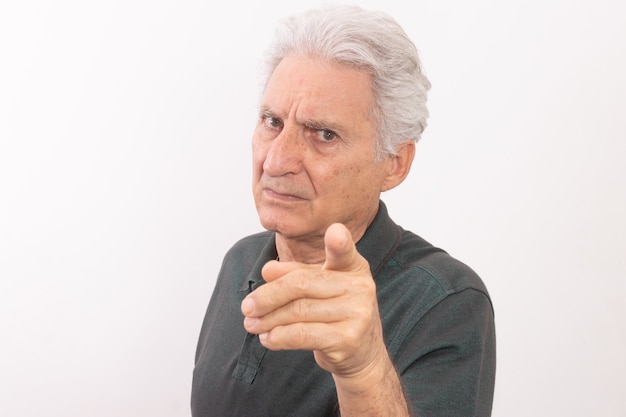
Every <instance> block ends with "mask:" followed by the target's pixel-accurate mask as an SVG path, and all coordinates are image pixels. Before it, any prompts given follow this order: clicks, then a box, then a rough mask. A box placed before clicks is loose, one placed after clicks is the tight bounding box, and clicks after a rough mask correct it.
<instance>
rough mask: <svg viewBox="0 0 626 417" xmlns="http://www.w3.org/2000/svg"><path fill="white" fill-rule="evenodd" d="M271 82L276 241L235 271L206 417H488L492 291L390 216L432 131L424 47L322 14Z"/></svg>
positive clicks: (260, 154)
mask: <svg viewBox="0 0 626 417" xmlns="http://www.w3.org/2000/svg"><path fill="white" fill-rule="evenodd" d="M267 77H268V78H267V81H266V84H265V88H264V90H263V94H262V99H261V103H260V110H259V119H258V123H257V125H256V128H255V131H254V135H253V140H252V143H253V194H254V199H255V204H256V208H257V211H258V215H259V219H260V221H261V224H262V225H263V227H264V228H265V229H267V231H265V232H262V233H259V234H256V235H253V236H249V237H246V238H244V239H242V240H241V241H239V242H238V243H236V244H235V245H234V247H233V248H232V249H231V250H230V251H229V252H228V254H227V255H226V257H225V259H224V262H223V265H222V269H221V271H220V275H219V278H218V281H217V284H216V287H215V290H214V292H213V295H212V297H211V300H210V303H209V307H208V310H207V313H206V316H205V319H204V323H203V326H202V330H201V334H200V338H199V342H198V348H197V353H196V366H195V369H194V375H193V387H192V401H191V403H192V414H193V416H194V417H209V416H239V417H242V416H254V417H259V416H281V417H283V416H297V417H304V416H337V415H341V416H344V417H345V416H359V417H366V416H393V417H399V416H409V415H418V416H437V417H443V416H455V417H461V416H464V417H467V416H487V415H489V414H490V412H491V403H492V398H493V389H494V376H495V332H494V322H493V310H492V306H491V301H490V298H489V295H488V293H487V290H486V289H485V287H484V285H483V283H482V282H481V280H480V278H479V277H478V276H477V275H476V274H475V273H474V272H473V271H472V270H471V269H470V268H468V267H467V266H465V265H464V264H462V263H461V262H459V261H457V260H455V259H453V258H452V257H450V256H449V255H448V254H447V253H445V252H444V251H442V250H441V249H438V248H435V247H433V246H431V245H430V244H429V243H427V242H426V241H424V240H423V239H421V238H420V237H418V236H417V235H415V234H413V233H411V232H409V231H407V230H404V229H402V228H401V227H400V226H398V225H396V224H395V223H394V222H393V221H392V220H391V218H390V217H389V215H388V213H387V209H386V207H385V205H384V203H382V201H381V200H380V196H381V193H382V192H384V191H387V190H390V189H392V188H394V187H396V186H397V185H399V184H400V183H401V182H402V181H403V180H404V179H405V178H406V176H407V174H408V173H409V170H410V167H411V162H412V160H413V156H414V153H415V143H416V142H417V140H418V139H419V138H420V135H421V133H422V131H423V129H424V127H425V125H426V118H427V115H428V112H427V110H426V106H425V103H426V93H427V90H428V89H429V87H430V85H429V82H428V80H427V79H426V77H425V76H424V74H423V71H422V69H421V64H420V62H419V58H418V55H417V51H416V48H415V46H414V45H413V43H412V42H411V41H410V40H409V39H408V37H407V36H406V34H405V33H404V31H403V30H402V29H401V28H400V27H399V26H398V25H397V23H396V22H395V21H394V20H393V19H391V18H390V17H388V16H387V15H385V14H381V13H376V12H370V11H365V10H363V9H360V8H355V7H347V6H340V7H330V8H321V9H317V10H312V11H309V12H306V13H303V14H301V15H297V16H294V17H292V18H291V19H289V20H286V21H285V22H284V25H283V26H282V27H281V28H280V30H279V31H278V32H277V36H276V40H275V42H274V43H273V44H272V45H271V47H270V49H269V59H268V74H267Z"/></svg>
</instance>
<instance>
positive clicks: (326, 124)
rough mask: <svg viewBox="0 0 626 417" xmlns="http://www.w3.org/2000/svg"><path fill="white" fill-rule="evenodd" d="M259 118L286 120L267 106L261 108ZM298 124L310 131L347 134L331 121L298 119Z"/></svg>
mask: <svg viewBox="0 0 626 417" xmlns="http://www.w3.org/2000/svg"><path fill="white" fill-rule="evenodd" d="M259 116H260V117H276V118H278V119H281V120H285V117H283V116H281V115H279V114H278V113H277V112H275V111H273V110H272V109H270V108H269V107H266V106H263V107H261V108H260V110H259ZM296 122H297V123H298V124H299V125H302V126H306V127H308V128H310V129H316V130H322V129H327V130H332V131H333V132H336V133H338V132H345V129H344V128H343V127H342V126H341V125H339V124H337V123H335V122H331V121H329V120H325V119H296Z"/></svg>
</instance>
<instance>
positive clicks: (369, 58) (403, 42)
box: [265, 5, 430, 158]
mask: <svg viewBox="0 0 626 417" xmlns="http://www.w3.org/2000/svg"><path fill="white" fill-rule="evenodd" d="M287 55H296V56H308V57H314V58H318V59H323V60H327V61H329V62H334V63H338V64H342V65H347V66H350V67H354V68H356V69H358V70H361V71H366V72H367V73H369V74H370V75H371V77H372V92H373V96H374V103H373V108H372V109H371V111H372V117H373V118H374V121H375V123H376V126H377V131H378V139H379V140H378V149H377V156H378V158H382V157H384V156H385V155H389V154H395V153H396V151H397V149H398V147H399V145H401V144H402V143H405V142H406V141H409V140H413V141H415V142H417V141H418V140H419V139H420V137H421V135H422V132H423V131H424V129H425V127H426V120H427V118H428V109H427V107H426V99H427V93H428V90H429V89H430V82H429V81H428V79H427V78H426V75H425V74H424V70H423V69H422V65H421V63H420V59H419V55H418V52H417V48H416V47H415V45H414V44H413V42H412V41H411V40H410V39H409V37H408V36H407V34H406V33H405V31H404V30H403V29H402V27H400V25H399V24H398V23H397V22H396V21H395V20H394V19H393V18H391V17H390V16H388V15H387V14H385V13H382V12H375V11H369V10H364V9H362V8H360V7H358V6H346V5H342V6H324V7H321V8H318V9H313V10H309V11H306V12H303V13H300V14H296V15H294V16H291V17H289V18H287V19H285V20H283V21H282V22H281V24H279V26H278V27H277V29H276V33H275V36H274V41H273V42H272V43H271V44H270V46H269V48H268V50H267V53H266V62H265V71H266V72H265V77H266V78H265V79H266V83H267V80H268V79H269V77H270V76H271V74H272V72H273V71H274V69H276V67H277V66H278V64H279V63H280V61H281V60H282V59H283V58H284V57H286V56H287Z"/></svg>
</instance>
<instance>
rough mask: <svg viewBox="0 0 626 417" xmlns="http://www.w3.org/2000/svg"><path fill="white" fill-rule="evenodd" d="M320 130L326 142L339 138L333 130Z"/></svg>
mask: <svg viewBox="0 0 626 417" xmlns="http://www.w3.org/2000/svg"><path fill="white" fill-rule="evenodd" d="M318 132H319V135H320V137H321V138H322V140H324V141H325V142H330V141H332V140H335V139H336V138H337V134H336V133H335V132H333V131H332V130H328V129H320V130H319V131H318Z"/></svg>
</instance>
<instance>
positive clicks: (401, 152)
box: [381, 140, 415, 191]
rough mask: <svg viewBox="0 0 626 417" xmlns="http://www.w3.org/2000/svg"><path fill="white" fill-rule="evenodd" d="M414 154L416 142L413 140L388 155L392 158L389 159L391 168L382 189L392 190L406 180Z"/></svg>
mask: <svg viewBox="0 0 626 417" xmlns="http://www.w3.org/2000/svg"><path fill="white" fill-rule="evenodd" d="M414 156H415V142H414V141H412V140H410V141H407V142H404V143H403V144H402V145H400V147H399V148H398V151H397V152H396V154H395V155H389V156H388V158H390V161H388V163H389V169H388V171H387V176H386V177H385V180H384V181H383V185H382V189H381V191H388V190H391V189H392V188H395V187H396V186H398V185H399V184H400V183H401V182H402V181H404V179H405V178H406V176H407V175H409V171H410V170H411V164H412V163H413V157H414Z"/></svg>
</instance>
